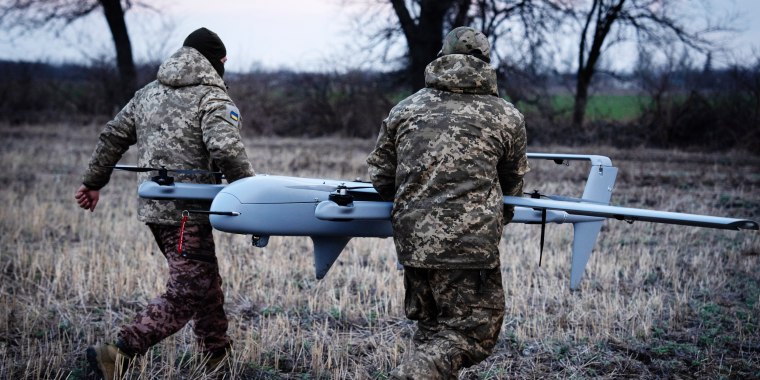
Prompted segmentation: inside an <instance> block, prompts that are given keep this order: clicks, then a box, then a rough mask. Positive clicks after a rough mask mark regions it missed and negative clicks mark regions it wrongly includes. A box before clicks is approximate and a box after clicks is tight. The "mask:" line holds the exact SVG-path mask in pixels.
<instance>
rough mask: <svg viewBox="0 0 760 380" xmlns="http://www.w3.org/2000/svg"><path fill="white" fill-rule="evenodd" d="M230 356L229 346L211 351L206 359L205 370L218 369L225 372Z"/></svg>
mask: <svg viewBox="0 0 760 380" xmlns="http://www.w3.org/2000/svg"><path fill="white" fill-rule="evenodd" d="M229 358H230V348H229V347H226V348H221V349H218V350H216V351H214V352H212V353H211V354H210V355H209V356H208V360H207V361H206V372H214V371H219V372H221V373H224V372H226V369H227V364H228V361H229Z"/></svg>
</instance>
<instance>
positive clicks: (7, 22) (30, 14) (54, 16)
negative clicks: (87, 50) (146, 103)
mask: <svg viewBox="0 0 760 380" xmlns="http://www.w3.org/2000/svg"><path fill="white" fill-rule="evenodd" d="M134 5H142V6H146V5H144V4H141V3H139V2H137V1H134V0H6V1H4V2H3V4H2V5H0V24H2V25H4V26H6V27H7V28H9V29H16V30H19V31H21V32H25V31H31V30H34V29H38V28H40V27H51V28H57V27H66V26H68V25H70V24H71V23H72V22H74V21H76V20H79V19H81V18H82V17H85V16H87V15H90V14H92V13H93V12H95V11H96V10H99V9H102V11H103V14H104V15H105V18H106V21H107V22H108V27H109V29H110V31H111V36H112V37H113V42H114V48H115V51H116V66H117V68H118V71H119V77H120V83H121V88H120V91H119V93H120V94H121V96H120V98H121V99H120V102H121V103H122V104H124V103H126V102H127V101H128V100H129V98H131V97H132V95H133V94H134V92H135V90H136V87H137V75H136V70H135V62H134V58H133V57H132V44H131V42H130V40H129V33H128V32H127V24H126V23H125V21H124V12H126V11H127V10H129V9H131V8H132V7H133V6H134Z"/></svg>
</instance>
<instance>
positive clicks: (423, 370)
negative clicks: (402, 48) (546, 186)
mask: <svg viewBox="0 0 760 380" xmlns="http://www.w3.org/2000/svg"><path fill="white" fill-rule="evenodd" d="M489 56H490V44H489V42H488V39H487V38H486V36H485V35H483V34H482V33H480V32H478V31H476V30H475V29H473V28H469V27H459V28H456V29H454V30H452V31H451V32H450V33H449V34H448V35H447V36H446V37H445V39H444V42H443V48H442V49H441V52H440V53H439V57H438V58H437V59H436V60H434V61H433V62H431V63H430V64H429V65H428V66H427V68H426V69H425V86H426V87H425V88H424V89H422V90H420V91H418V92H417V93H415V94H413V95H412V96H410V97H408V98H406V99H404V100H402V101H401V102H400V103H399V104H397V105H396V106H395V107H394V108H393V109H392V110H391V112H390V114H389V115H388V117H387V118H386V119H385V120H383V123H382V126H381V129H380V134H379V136H378V138H377V144H376V145H375V149H374V150H373V151H372V153H371V154H370V156H369V157H368V158H367V163H368V164H369V173H370V177H371V179H372V183H373V185H374V187H375V189H376V190H377V191H378V192H379V193H380V195H381V196H382V197H383V198H385V199H388V200H391V199H392V200H393V201H394V203H393V213H392V222H393V237H394V242H395V245H396V251H397V254H398V259H399V261H400V262H401V264H402V265H403V266H404V287H405V299H404V309H405V312H406V316H407V318H409V319H411V320H414V321H417V331H416V333H415V334H414V337H413V348H412V350H411V352H409V353H407V355H405V357H404V359H403V360H402V362H401V364H400V365H399V366H398V367H397V368H396V369H395V370H394V371H393V372H392V373H391V377H392V378H395V379H455V378H457V375H458V372H459V370H460V369H461V368H464V367H469V366H472V365H474V364H476V363H479V362H480V361H482V360H484V359H485V358H487V357H488V355H490V354H491V351H492V350H493V347H494V345H495V344H496V341H497V339H498V335H499V331H500V330H501V324H502V320H503V318H504V309H505V299H504V290H503V288H502V282H501V270H500V263H499V251H498V244H499V240H500V239H501V235H502V230H503V227H504V225H505V224H506V223H508V222H509V221H510V220H511V219H512V215H513V214H514V208H506V207H504V206H503V201H502V194H504V195H520V194H521V193H522V183H523V182H522V178H523V175H524V174H525V173H527V172H528V163H527V156H526V153H525V149H526V136H525V123H524V120H523V116H522V114H520V112H519V111H517V109H515V107H514V106H513V105H512V104H510V103H508V102H506V101H505V100H503V99H501V98H500V97H499V96H498V93H497V88H496V73H495V71H494V69H493V68H491V66H490V65H489V62H490V58H489Z"/></svg>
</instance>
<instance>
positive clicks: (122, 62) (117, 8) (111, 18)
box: [99, 0, 137, 106]
mask: <svg viewBox="0 0 760 380" xmlns="http://www.w3.org/2000/svg"><path fill="white" fill-rule="evenodd" d="M99 1H100V4H101V6H102V7H103V13H104V14H105V16H106V21H108V27H109V28H110V29H111V35H112V36H113V43H114V46H115V48H116V66H117V67H118V70H119V78H120V79H121V81H120V82H121V83H120V89H119V95H120V96H119V106H124V105H125V104H127V102H128V101H129V99H131V98H132V96H133V95H134V93H135V90H136V89H137V71H136V70H135V61H134V59H133V57H132V43H131V42H130V41H129V34H128V33H127V24H126V22H124V9H122V7H121V1H120V0H99Z"/></svg>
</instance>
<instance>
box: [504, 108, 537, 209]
mask: <svg viewBox="0 0 760 380" xmlns="http://www.w3.org/2000/svg"><path fill="white" fill-rule="evenodd" d="M510 135H511V136H509V137H508V138H509V139H510V140H511V143H510V144H507V149H506V151H505V152H504V155H503V156H502V157H501V159H500V160H499V162H498V164H497V165H496V170H497V172H498V176H499V184H500V185H501V192H502V194H504V195H511V196H515V197H519V196H522V193H523V176H525V174H526V173H527V172H528V171H530V167H529V166H528V156H527V153H526V151H527V137H526V133H525V121H524V119H521V121H520V124H519V126H518V127H517V128H515V129H513V130H511V131H510ZM504 210H505V215H504V217H505V221H506V222H509V221H510V220H512V215H514V206H505V207H504Z"/></svg>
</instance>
